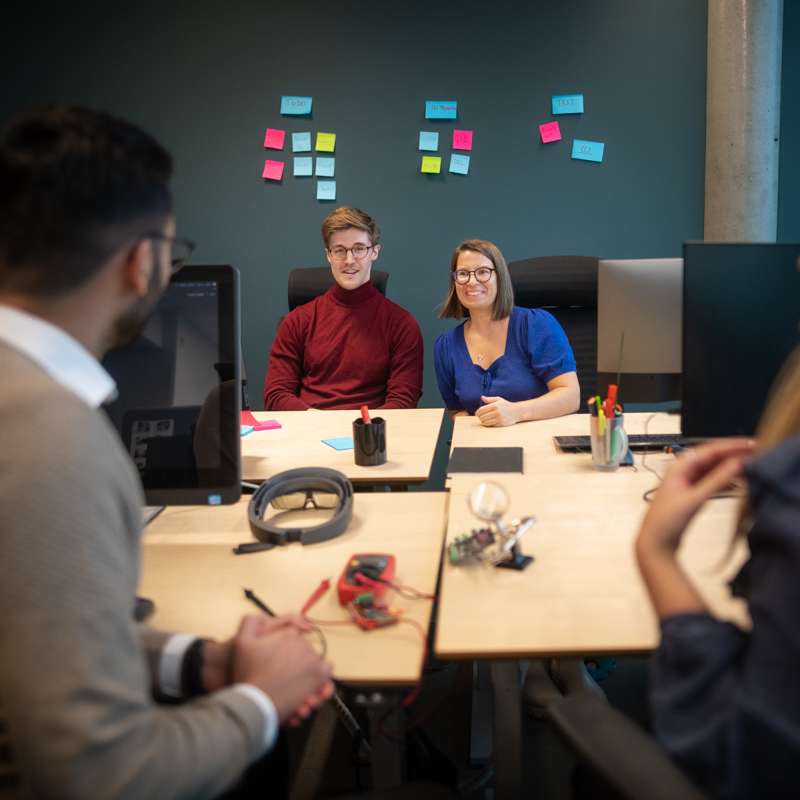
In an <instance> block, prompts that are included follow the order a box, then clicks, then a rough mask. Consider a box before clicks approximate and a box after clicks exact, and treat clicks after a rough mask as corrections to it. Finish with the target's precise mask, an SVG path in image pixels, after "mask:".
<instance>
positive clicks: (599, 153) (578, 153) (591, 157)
mask: <svg viewBox="0 0 800 800" xmlns="http://www.w3.org/2000/svg"><path fill="white" fill-rule="evenodd" d="M603 150H605V145H604V144H603V143H602V142H584V141H583V139H575V140H574V141H573V142H572V157H573V158H579V159H581V160H583V161H602V160H603Z"/></svg>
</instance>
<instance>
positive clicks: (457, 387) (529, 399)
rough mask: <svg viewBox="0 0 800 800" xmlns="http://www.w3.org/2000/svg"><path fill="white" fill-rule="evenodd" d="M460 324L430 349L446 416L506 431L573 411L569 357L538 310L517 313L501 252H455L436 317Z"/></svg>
mask: <svg viewBox="0 0 800 800" xmlns="http://www.w3.org/2000/svg"><path fill="white" fill-rule="evenodd" d="M463 317H468V319H467V320H466V322H464V323H462V324H461V325H459V326H458V327H457V328H453V329H452V330H450V331H447V332H446V333H443V334H442V335H441V336H440V337H439V338H438V339H437V340H436V346H435V349H434V360H435V366H436V380H437V381H438V383H439V391H440V392H441V394H442V398H443V399H444V402H445V405H446V406H447V409H448V411H449V412H450V416H451V417H457V416H459V415H462V414H474V415H475V416H476V417H478V419H480V421H481V424H482V425H485V426H488V427H492V426H502V425H514V424H516V423H517V422H522V421H523V420H528V419H547V418H549V417H560V416H562V415H563V414H571V413H572V412H573V411H577V410H578V406H579V405H580V387H579V385H578V376H577V374H576V373H575V358H574V357H573V355H572V348H570V346H569V342H568V341H567V336H566V334H565V333H564V330H563V329H562V327H561V326H560V325H559V324H558V322H556V320H555V319H554V318H553V316H552V315H551V314H548V312H547V311H543V310H542V309H529V308H517V307H516V306H514V291H513V289H512V288H511V278H510V276H509V274H508V267H507V266H506V262H505V259H504V258H503V255H502V253H501V252H500V251H499V250H498V249H497V248H496V247H495V246H494V245H493V244H492V243H491V242H487V241H484V240H483V239H470V240H468V241H466V242H464V243H463V244H461V245H459V246H458V247H457V248H456V251H455V253H453V258H452V261H451V264H450V288H449V291H448V295H447V300H445V304H444V308H443V309H442V313H441V314H439V318H440V319H462V318H463Z"/></svg>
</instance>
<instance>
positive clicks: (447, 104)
mask: <svg viewBox="0 0 800 800" xmlns="http://www.w3.org/2000/svg"><path fill="white" fill-rule="evenodd" d="M457 111H458V103H457V102H456V101H455V100H428V101H427V102H426V103H425V119H455V118H456V113H457Z"/></svg>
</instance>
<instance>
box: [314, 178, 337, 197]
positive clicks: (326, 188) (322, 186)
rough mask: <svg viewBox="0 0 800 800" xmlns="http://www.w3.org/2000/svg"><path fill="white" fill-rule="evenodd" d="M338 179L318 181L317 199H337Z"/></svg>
mask: <svg viewBox="0 0 800 800" xmlns="http://www.w3.org/2000/svg"><path fill="white" fill-rule="evenodd" d="M335 199H336V181H317V200H335Z"/></svg>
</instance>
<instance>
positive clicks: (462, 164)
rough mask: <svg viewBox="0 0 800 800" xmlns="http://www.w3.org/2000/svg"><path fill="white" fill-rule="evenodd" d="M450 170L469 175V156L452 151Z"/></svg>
mask: <svg viewBox="0 0 800 800" xmlns="http://www.w3.org/2000/svg"><path fill="white" fill-rule="evenodd" d="M450 172H456V173H458V174H459V175H467V174H468V173H469V156H462V155H457V154H456V153H452V154H451V155H450Z"/></svg>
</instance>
